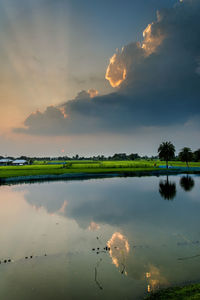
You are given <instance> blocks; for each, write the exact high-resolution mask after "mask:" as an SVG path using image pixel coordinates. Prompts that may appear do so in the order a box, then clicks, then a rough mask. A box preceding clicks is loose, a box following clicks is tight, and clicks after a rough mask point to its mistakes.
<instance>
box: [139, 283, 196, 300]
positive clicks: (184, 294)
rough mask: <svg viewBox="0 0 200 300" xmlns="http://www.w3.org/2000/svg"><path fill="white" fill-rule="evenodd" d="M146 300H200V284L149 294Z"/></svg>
mask: <svg viewBox="0 0 200 300" xmlns="http://www.w3.org/2000/svg"><path fill="white" fill-rule="evenodd" d="M145 299H146V300H161V299H162V300H175V299H176V300H179V299H180V300H196V299H200V284H199V283H198V284H192V285H187V286H184V287H174V288H168V289H166V290H160V291H157V292H155V293H152V294H150V295H149V296H147V297H146V298H145Z"/></svg>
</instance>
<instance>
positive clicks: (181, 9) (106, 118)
mask: <svg viewBox="0 0 200 300" xmlns="http://www.w3.org/2000/svg"><path fill="white" fill-rule="evenodd" d="M143 36H144V40H143V41H142V42H141V43H138V42H137V43H135V42H134V43H130V44H128V45H126V46H124V47H123V48H122V50H121V51H119V50H117V52H116V53H115V54H114V55H113V56H112V58H111V60H110V63H109V65H108V68H107V71H106V78H107V79H108V80H109V82H110V84H111V85H112V86H113V87H118V88H117V89H116V90H115V91H114V92H113V93H110V94H107V95H102V96H100V95H97V93H96V92H94V93H93V92H91V90H89V91H88V92H86V91H81V92H80V93H79V94H78V95H77V97H76V98H75V99H73V100H70V101H68V102H65V103H64V104H62V105H60V106H57V107H47V109H46V110H45V111H44V112H43V113H42V112H39V111H38V112H36V113H34V114H31V115H29V116H28V117H27V119H26V120H25V122H24V127H23V128H16V129H15V131H16V132H23V133H28V134H35V135H73V134H91V133H99V132H101V133H105V132H110V133H112V132H115V133H119V132H126V133H128V132H130V131H133V130H137V129H138V128H140V127H148V126H151V127H153V126H154V127H160V126H169V125H170V126H172V125H174V126H176V125H179V126H180V125H183V124H187V122H188V121H189V120H190V121H191V120H192V119H193V117H194V116H196V115H199V114H200V102H199V96H200V75H199V57H200V39H199V36H200V2H199V0H185V1H183V2H178V3H177V4H176V5H175V6H174V7H173V8H171V9H164V10H162V11H160V12H158V13H157V20H156V21H155V22H153V23H151V24H149V25H148V26H147V27H146V29H145V30H144V32H143ZM95 93H96V94H95ZM94 94H95V97H94V98H91V95H94Z"/></svg>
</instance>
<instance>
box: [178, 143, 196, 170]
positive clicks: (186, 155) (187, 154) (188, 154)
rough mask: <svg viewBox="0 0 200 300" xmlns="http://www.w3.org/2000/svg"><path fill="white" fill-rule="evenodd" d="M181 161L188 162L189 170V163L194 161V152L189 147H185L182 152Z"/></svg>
mask: <svg viewBox="0 0 200 300" xmlns="http://www.w3.org/2000/svg"><path fill="white" fill-rule="evenodd" d="M178 156H179V159H180V160H181V161H184V162H186V164H187V167H188V168H189V165H188V163H189V161H192V159H193V153H192V150H191V149H190V148H188V147H184V148H183V149H182V150H181V151H180V152H179V155H178Z"/></svg>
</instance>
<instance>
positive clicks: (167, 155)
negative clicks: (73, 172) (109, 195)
mask: <svg viewBox="0 0 200 300" xmlns="http://www.w3.org/2000/svg"><path fill="white" fill-rule="evenodd" d="M2 158H8V159H13V160H14V159H16V158H15V157H11V156H9V157H4V156H0V159H2ZM17 159H24V160H27V161H29V162H30V163H33V162H34V161H54V160H59V161H67V160H80V161H81V160H92V161H103V160H108V161H109V160H111V161H112V160H116V161H117V160H120V161H121V160H132V161H133V160H157V159H160V160H164V161H166V165H167V168H168V162H169V161H173V160H176V161H177V160H179V161H183V162H186V164H187V165H188V163H189V162H191V161H194V162H198V161H200V149H198V150H196V151H194V152H192V150H191V148H188V147H184V148H183V149H182V150H181V151H180V152H179V154H178V156H175V146H174V145H173V144H172V143H171V142H170V141H168V142H163V143H161V144H160V145H159V148H158V155H155V156H147V155H145V156H141V155H139V154H138V153H131V154H126V153H115V154H114V155H112V156H105V155H96V156H87V157H85V156H79V155H78V154H76V155H73V156H71V157H70V156H68V155H65V156H57V157H49V156H42V157H36V156H35V157H29V156H24V155H23V156H20V157H17Z"/></svg>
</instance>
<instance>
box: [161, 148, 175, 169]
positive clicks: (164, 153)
mask: <svg viewBox="0 0 200 300" xmlns="http://www.w3.org/2000/svg"><path fill="white" fill-rule="evenodd" d="M174 154H175V147H174V145H173V144H172V143H171V142H163V143H162V144H160V146H159V148H158V155H159V158H160V159H163V160H165V161H166V165H167V168H168V161H169V160H171V159H173V158H174Z"/></svg>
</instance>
